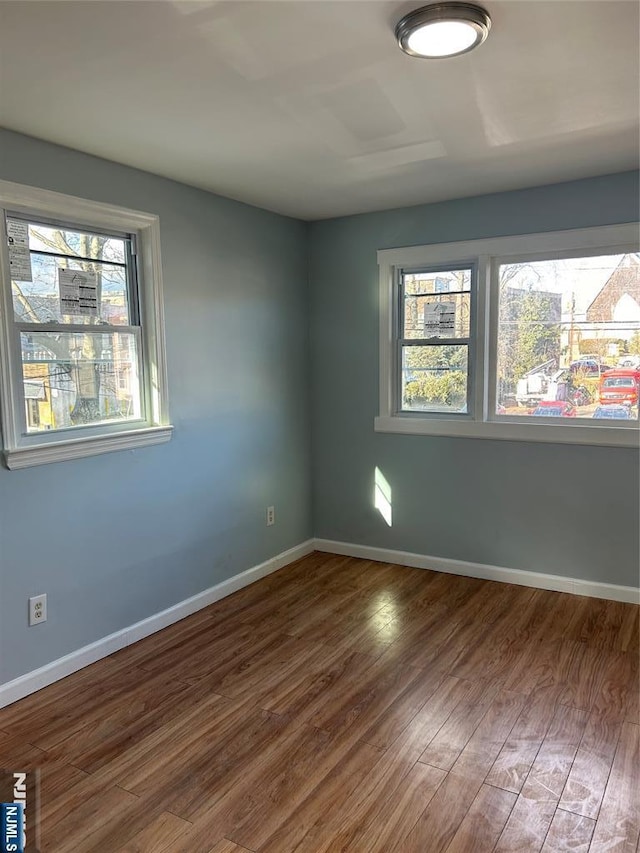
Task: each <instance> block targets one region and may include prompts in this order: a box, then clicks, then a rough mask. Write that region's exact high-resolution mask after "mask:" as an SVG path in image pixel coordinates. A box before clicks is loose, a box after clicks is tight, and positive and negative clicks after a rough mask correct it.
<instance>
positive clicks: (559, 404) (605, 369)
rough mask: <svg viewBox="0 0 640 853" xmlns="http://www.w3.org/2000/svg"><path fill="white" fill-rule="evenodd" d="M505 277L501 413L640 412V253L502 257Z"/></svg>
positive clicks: (603, 415)
mask: <svg viewBox="0 0 640 853" xmlns="http://www.w3.org/2000/svg"><path fill="white" fill-rule="evenodd" d="M499 283H500V311H499V329H498V387H497V409H496V410H497V414H500V415H507V416H508V415H517V416H522V415H531V416H538V417H541V416H548V417H576V416H577V417H582V418H596V419H599V420H600V419H602V420H604V419H607V420H609V419H623V415H624V414H625V412H624V411H623V410H618V411H614V410H613V409H606V407H607V406H613V405H616V406H623V407H626V409H628V417H625V418H624V419H625V420H628V419H637V417H638V392H637V387H638V378H640V372H638V371H637V370H636V368H640V256H638V255H637V254H629V255H603V256H599V257H586V258H568V259H567V258H565V259H561V260H550V261H536V262H531V263H516V264H502V265H501V266H500V271H499ZM614 379H619V380H623V381H624V385H618V383H617V382H616V383H613V381H612V380H614Z"/></svg>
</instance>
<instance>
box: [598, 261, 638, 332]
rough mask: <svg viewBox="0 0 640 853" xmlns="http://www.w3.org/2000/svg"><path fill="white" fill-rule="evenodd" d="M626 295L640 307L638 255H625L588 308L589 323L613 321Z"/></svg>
mask: <svg viewBox="0 0 640 853" xmlns="http://www.w3.org/2000/svg"><path fill="white" fill-rule="evenodd" d="M625 294H627V295H628V296H630V297H631V298H632V299H635V301H636V302H637V303H638V305H640V256H639V255H637V254H632V255H624V257H623V258H622V260H621V261H620V263H619V264H618V266H617V267H616V268H615V270H614V271H613V272H612V273H611V275H610V276H609V278H608V279H607V281H606V282H605V284H604V286H603V287H602V289H601V290H600V292H599V293H598V295H597V296H596V298H595V299H594V300H593V302H592V303H591V305H590V306H589V307H588V308H587V321H588V322H590V323H603V322H605V323H606V322H608V321H610V320H613V312H614V310H615V307H616V305H617V304H618V302H619V301H620V299H621V298H622V297H623V296H624V295H625Z"/></svg>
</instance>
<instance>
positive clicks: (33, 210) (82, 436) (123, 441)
mask: <svg viewBox="0 0 640 853" xmlns="http://www.w3.org/2000/svg"><path fill="white" fill-rule="evenodd" d="M7 212H8V213H10V214H11V213H15V214H19V215H24V216H25V217H30V218H33V219H35V220H36V221H37V219H38V217H40V218H48V219H52V220H58V221H61V222H64V223H65V224H68V226H69V227H70V228H76V227H77V228H86V229H87V230H94V231H99V230H100V229H105V230H107V231H118V232H126V233H128V234H133V235H134V236H135V239H136V251H137V269H138V292H139V297H140V326H141V337H142V354H143V355H142V365H143V370H142V377H141V380H142V383H143V399H144V409H143V412H142V418H141V419H140V420H136V421H135V422H134V423H131V424H128V423H124V424H123V423H113V424H97V425H91V426H90V425H88V426H86V427H82V428H78V430H52V431H51V432H46V433H36V434H29V435H25V434H23V431H22V411H21V410H22V409H23V408H24V398H23V393H22V390H21V385H22V363H21V362H20V363H18V360H17V356H16V354H15V350H14V347H13V346H12V344H11V341H12V335H13V324H14V321H13V300H12V294H11V276H10V272H9V253H8V246H7V239H6V234H5V233H4V225H3V226H2V236H1V238H0V286H1V290H2V294H1V297H2V298H1V300H0V311H1V313H2V317H1V318H0V319H1V322H0V359H1V362H2V363H1V365H0V404H1V407H2V408H1V413H0V414H1V421H2V436H3V447H4V458H5V462H6V465H7V467H8V468H11V469H15V468H27V467H30V466H32V465H40V464H44V463H49V462H61V461H64V460H67V459H77V458H79V457H84V456H94V455H96V454H100V453H108V452H110V451H114V450H130V449H134V448H138V447H143V446H145V445H151V444H162V443H164V442H166V441H169V439H170V438H171V434H172V430H173V427H172V426H171V423H170V420H169V396H168V387H167V367H166V353H165V339H164V306H163V299H162V263H161V257H160V223H159V219H158V217H157V216H155V215H154V214H150V213H142V212H140V211H136V210H128V209H126V208H122V207H115V206H114V205H108V204H101V203H99V202H95V201H90V200H87V199H81V198H77V197H75V196H69V195H64V194H63V193H57V192H52V191H50V190H43V189H39V188H37V187H30V186H25V185H22V184H16V183H12V182H10V181H0V219H1V220H2V222H3V223H4V222H5V214H6V213H7Z"/></svg>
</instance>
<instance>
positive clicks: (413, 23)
mask: <svg viewBox="0 0 640 853" xmlns="http://www.w3.org/2000/svg"><path fill="white" fill-rule="evenodd" d="M490 29H491V18H490V17H489V15H488V14H487V12H485V10H484V9H482V8H481V7H480V6H473V5H472V4H471V3H436V4H434V5H432V6H423V7H422V8H421V9H416V10H415V12H410V13H409V14H408V15H405V16H404V18H402V20H401V21H399V23H398V25H397V27H396V38H397V39H398V44H399V45H400V47H401V48H402V50H404V52H405V53H408V54H409V56H422V57H426V58H437V57H443V56H458V55H459V54H461V53H467V52H468V51H469V50H473V48H474V47H477V46H478V45H479V44H482V42H483V41H484V40H485V39H486V37H487V35H488V34H489V30H490Z"/></svg>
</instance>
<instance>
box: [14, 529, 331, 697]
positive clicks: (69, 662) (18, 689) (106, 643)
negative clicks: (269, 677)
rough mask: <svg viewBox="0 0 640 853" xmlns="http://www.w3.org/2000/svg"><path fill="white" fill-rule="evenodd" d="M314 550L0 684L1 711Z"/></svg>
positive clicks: (303, 548)
mask: <svg viewBox="0 0 640 853" xmlns="http://www.w3.org/2000/svg"><path fill="white" fill-rule="evenodd" d="M313 550H314V546H313V540H312V539H308V540H307V541H306V542H302V543H301V544H300V545H296V546H295V548H290V549H289V550H288V551H283V552H282V553H281V554H277V555H276V556H275V557H272V558H271V559H270V560H266V561H265V562H264V563H260V565H258V566H253V567H252V568H250V569H247V570H246V571H244V572H241V573H240V574H239V575H234V577H232V578H229V579H228V580H225V581H222V582H221V583H218V584H216V585H215V586H212V587H210V588H209V589H205V590H203V591H202V592H199V593H197V595H193V596H191V598H186V599H185V600H184V601H180V602H179V603H178V604H174V605H173V606H172V607H168V608H167V609H166V610H162V611H161V612H160V613H155V614H154V615H153V616H149V617H148V618H147V619H143V620H142V621H141V622H136V623H135V624H134V625H130V626H129V627H128V628H123V629H122V630H120V631H116V632H115V633H114V634H109V636H108V637H103V638H102V639H101V640H96V642H95V643H91V644H90V645H88V646H83V647H82V648H81V649H77V650H76V651H74V652H71V653H70V654H68V655H65V656H64V657H62V658H58V660H54V661H51V663H48V664H45V666H42V667H40V668H39V669H35V670H33V671H32V672H28V673H26V674H25V675H21V676H20V677H19V678H15V679H14V680H13V681H8V682H6V684H2V685H0V708H4V707H5V706H6V705H10V704H11V703H12V702H17V701H18V699H23V698H24V697H25V696H28V695H29V694H30V693H35V692H36V690H40V689H41V688H43V687H46V686H47V685H49V684H53V683H54V681H59V680H60V679H61V678H65V677H66V676H67V675H71V673H73V672H77V671H78V670H79V669H82V668H83V667H85V666H88V665H89V664H91V663H95V662H96V661H97V660H100V659H101V658H105V657H108V656H109V655H111V654H113V653H114V652H117V651H118V650H119V649H123V648H125V646H130V645H131V644H132V643H136V642H137V641H138V640H142V639H143V638H144V637H148V636H149V635H150V634H155V632H156V631H161V630H162V629H163V628H166V627H168V626H169V625H173V623H174V622H179V621H180V620H181V619H184V618H185V617H186V616H190V615H191V614H192V613H196V611H198V610H202V608H203V607H207V606H208V605H209V604H213V603H214V601H219V600H220V599H221V598H225V597H226V596H227V595H231V593H233V592H237V590H239V589H242V588H243V587H245V586H249V584H252V583H254V581H257V580H260V578H263V577H265V576H266V575H270V574H271V573H272V572H276V571H278V569H281V568H283V567H284V566H287V565H289V563H293V562H295V561H296V560H299V559H300V558H301V557H305V556H306V555H307V554H310V553H311V552H312V551H313Z"/></svg>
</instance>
